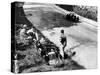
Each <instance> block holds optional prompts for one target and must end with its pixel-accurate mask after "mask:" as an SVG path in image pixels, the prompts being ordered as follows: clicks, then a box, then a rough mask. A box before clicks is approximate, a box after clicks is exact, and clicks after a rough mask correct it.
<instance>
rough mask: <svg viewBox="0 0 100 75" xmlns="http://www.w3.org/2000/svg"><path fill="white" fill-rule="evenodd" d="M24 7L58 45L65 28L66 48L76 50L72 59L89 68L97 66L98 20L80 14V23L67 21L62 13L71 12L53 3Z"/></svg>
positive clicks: (37, 24)
mask: <svg viewBox="0 0 100 75" xmlns="http://www.w3.org/2000/svg"><path fill="white" fill-rule="evenodd" d="M23 8H24V12H25V14H26V15H28V14H32V16H27V18H28V19H29V21H30V22H32V23H33V24H34V26H36V28H38V29H40V30H41V32H42V33H43V34H44V36H46V37H47V38H49V40H50V41H52V42H53V43H55V44H56V45H57V46H58V47H60V42H59V37H60V30H61V29H64V30H65V35H66V37H67V40H68V42H67V47H66V49H65V50H68V49H70V48H73V49H72V51H76V55H75V56H74V57H73V58H72V59H73V60H74V61H76V62H77V63H78V64H80V65H82V66H84V67H85V68H87V69H90V68H97V54H98V53H97V27H98V26H97V22H95V21H92V20H90V19H87V18H84V17H82V16H79V15H78V16H79V17H80V21H81V22H80V23H72V22H68V21H67V22H66V20H65V19H63V18H62V15H65V14H66V13H69V12H68V11H66V10H64V9H62V8H60V7H58V6H56V5H53V4H36V5H32V4H26V5H24V7H23ZM55 13H60V15H59V14H55ZM76 15H77V14H76ZM66 25H70V27H68V26H66ZM71 25H72V26H71ZM74 47H75V48H74Z"/></svg>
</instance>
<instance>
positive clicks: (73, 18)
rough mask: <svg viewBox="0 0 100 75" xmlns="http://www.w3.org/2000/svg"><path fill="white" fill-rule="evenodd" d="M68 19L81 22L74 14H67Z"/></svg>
mask: <svg viewBox="0 0 100 75" xmlns="http://www.w3.org/2000/svg"><path fill="white" fill-rule="evenodd" d="M66 19H67V20H69V21H73V22H79V17H78V16H76V15H75V14H74V13H69V14H67V15H66Z"/></svg>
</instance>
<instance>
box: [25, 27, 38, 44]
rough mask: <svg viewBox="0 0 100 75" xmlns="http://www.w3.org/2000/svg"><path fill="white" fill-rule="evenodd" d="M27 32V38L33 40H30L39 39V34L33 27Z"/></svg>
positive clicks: (35, 40)
mask: <svg viewBox="0 0 100 75" xmlns="http://www.w3.org/2000/svg"><path fill="white" fill-rule="evenodd" d="M27 34H28V35H29V36H28V38H27V39H29V40H31V41H30V42H32V41H33V42H34V43H36V42H37V41H38V34H37V32H36V31H35V29H34V28H33V27H32V28H31V29H29V30H28V31H27Z"/></svg>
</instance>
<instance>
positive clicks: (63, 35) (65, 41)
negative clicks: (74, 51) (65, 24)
mask: <svg viewBox="0 0 100 75" xmlns="http://www.w3.org/2000/svg"><path fill="white" fill-rule="evenodd" d="M60 42H61V47H60V54H61V56H62V60H64V49H65V47H66V45H67V38H66V36H65V34H64V30H63V29H62V30H61V35H60Z"/></svg>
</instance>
